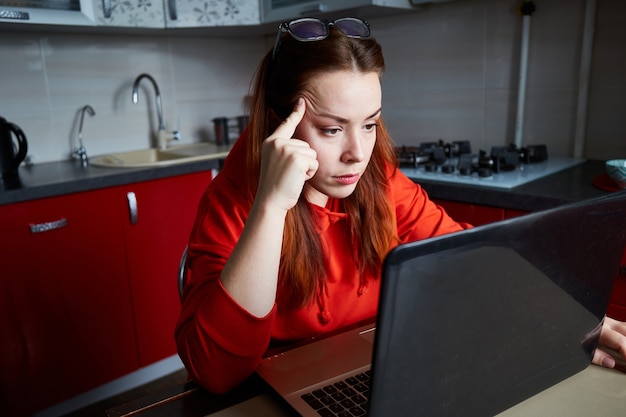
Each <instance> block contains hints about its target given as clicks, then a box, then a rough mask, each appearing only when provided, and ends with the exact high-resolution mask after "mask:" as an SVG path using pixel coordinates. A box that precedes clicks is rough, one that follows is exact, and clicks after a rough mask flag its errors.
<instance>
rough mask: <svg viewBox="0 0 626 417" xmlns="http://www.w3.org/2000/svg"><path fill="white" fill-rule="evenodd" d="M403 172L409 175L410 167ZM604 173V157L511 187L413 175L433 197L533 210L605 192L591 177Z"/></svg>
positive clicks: (588, 197)
mask: <svg viewBox="0 0 626 417" xmlns="http://www.w3.org/2000/svg"><path fill="white" fill-rule="evenodd" d="M403 171H404V169H403ZM405 172H406V173H407V174H408V175H409V178H412V177H411V175H410V171H405ZM604 173H605V169H604V161H584V162H582V163H580V164H577V165H575V166H573V167H570V168H567V169H563V170H561V171H558V172H555V173H553V174H550V175H547V176H544V177H542V178H539V179H536V180H534V181H531V182H527V183H525V184H522V185H520V186H517V187H514V188H511V189H500V188H493V187H481V186H479V185H469V184H456V183H450V182H442V181H436V180H430V179H424V178H412V179H413V180H414V181H416V182H417V183H419V184H420V185H421V186H422V187H423V188H424V189H425V190H426V192H427V193H428V195H429V196H430V197H431V198H434V199H440V200H451V201H458V202H462V203H470V204H481V205H486V206H493V207H502V208H508V209H514V210H523V211H536V210H544V209H548V208H553V207H556V206H559V205H562V204H566V203H572V202H575V201H582V200H587V199H590V198H595V197H600V196H603V195H607V194H608V193H609V191H605V190H602V189H600V188H597V187H596V186H594V185H593V180H594V179H595V178H597V177H599V176H601V175H604Z"/></svg>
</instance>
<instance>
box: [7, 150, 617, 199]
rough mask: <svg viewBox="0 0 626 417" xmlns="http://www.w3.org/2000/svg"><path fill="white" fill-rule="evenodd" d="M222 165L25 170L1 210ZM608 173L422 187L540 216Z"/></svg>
mask: <svg viewBox="0 0 626 417" xmlns="http://www.w3.org/2000/svg"><path fill="white" fill-rule="evenodd" d="M219 163H220V161H219V160H208V161H200V162H191V163H187V164H180V165H171V166H166V167H158V168H99V167H95V166H89V167H87V168H82V167H81V166H80V164H79V163H78V162H77V161H61V162H51V163H42V164H37V165H33V166H30V167H26V166H21V167H20V169H19V179H18V180H17V181H7V180H4V181H2V182H0V205H2V204H10V203H17V202H21V201H28V200H35V199H40V198H46V197H53V196H58V195H63V194H70V193H76V192H81V191H88V190H94V189H98V188H105V187H114V186H118V185H124V184H130V183H134V182H141V181H148V180H154V179H160V178H165V177H170V176H176V175H183V174H190V173H193V172H199V171H203V170H209V169H215V168H218V166H219ZM604 172H605V171H604V161H586V162H584V163H582V164H580V165H577V166H575V167H573V168H568V169H565V170H563V171H560V172H557V173H555V174H552V175H549V176H546V177H543V178H541V179H538V180H535V181H532V182H529V183H526V184H524V185H521V186H518V187H515V188H512V189H510V190H506V189H504V190H503V189H493V188H485V187H479V186H471V185H464V184H454V183H449V182H447V183H444V182H436V181H426V180H420V181H419V183H420V184H421V185H422V187H423V188H424V189H425V190H426V191H427V192H428V194H429V196H430V197H431V198H435V199H444V200H452V201H458V202H464V203H472V204H481V205H487V206H494V207H503V208H509V209H516V210H525V211H535V210H541V209H547V208H551V207H555V206H558V205H561V204H564V203H569V202H574V201H580V200H585V199H589V198H594V197H599V196H602V195H606V194H608V193H609V192H608V191H604V190H601V189H599V188H597V187H595V186H594V185H593V184H592V181H593V179H594V178H596V177H598V176H599V175H602V174H604Z"/></svg>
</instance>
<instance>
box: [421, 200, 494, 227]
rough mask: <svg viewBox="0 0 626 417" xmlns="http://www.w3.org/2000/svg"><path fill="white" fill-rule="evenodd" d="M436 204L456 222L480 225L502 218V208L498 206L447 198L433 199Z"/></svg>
mask: <svg viewBox="0 0 626 417" xmlns="http://www.w3.org/2000/svg"><path fill="white" fill-rule="evenodd" d="M433 201H434V202H435V203H436V204H438V205H440V206H441V207H443V208H444V210H445V211H446V212H447V213H448V214H449V215H450V217H452V218H453V219H454V220H456V221H458V222H465V223H469V224H471V225H473V226H480V225H483V224H487V223H493V222H496V221H498V220H503V219H504V209H503V208H499V207H491V206H483V205H479V204H469V203H459V202H457V201H449V200H433Z"/></svg>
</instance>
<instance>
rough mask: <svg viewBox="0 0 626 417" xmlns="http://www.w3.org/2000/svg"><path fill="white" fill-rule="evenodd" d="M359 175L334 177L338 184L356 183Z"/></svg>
mask: <svg viewBox="0 0 626 417" xmlns="http://www.w3.org/2000/svg"><path fill="white" fill-rule="evenodd" d="M359 177H360V175H359V174H351V175H341V176H338V177H335V179H336V180H337V182H338V183H340V184H343V185H350V184H354V183H356V182H357V181H358V180H359Z"/></svg>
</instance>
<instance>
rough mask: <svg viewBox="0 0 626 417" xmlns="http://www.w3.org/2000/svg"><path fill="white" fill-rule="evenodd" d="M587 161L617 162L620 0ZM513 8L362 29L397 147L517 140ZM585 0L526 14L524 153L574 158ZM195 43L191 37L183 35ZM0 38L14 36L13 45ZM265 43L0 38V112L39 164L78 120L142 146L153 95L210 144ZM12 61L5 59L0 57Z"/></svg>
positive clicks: (559, 1)
mask: <svg viewBox="0 0 626 417" xmlns="http://www.w3.org/2000/svg"><path fill="white" fill-rule="evenodd" d="M597 3H598V7H597V16H596V25H597V26H596V30H595V33H594V50H593V62H592V74H591V83H590V94H589V102H588V104H589V108H588V112H587V114H588V119H587V126H586V132H587V137H586V143H585V148H584V149H585V156H587V157H590V158H596V159H603V158H607V159H608V158H609V157H614V156H615V155H618V154H620V155H621V156H622V157H624V156H626V122H625V120H626V117H625V114H624V113H626V76H624V74H626V48H624V45H626V2H619V1H609V0H606V1H598V2H597ZM518 5H519V1H518V0H457V1H453V2H449V3H443V4H435V5H433V6H432V7H429V8H426V9H425V11H421V12H412V13H406V14H400V15H396V16H392V17H385V18H379V19H370V23H371V25H372V30H373V34H374V36H375V37H376V38H377V39H378V40H379V41H380V42H381V44H382V45H383V50H384V53H385V59H386V62H387V72H386V74H385V76H384V78H383V105H384V117H385V120H386V121H387V124H388V126H389V128H390V130H391V133H392V135H393V137H394V139H395V140H396V142H397V143H404V144H416V143H419V141H423V140H436V139H439V138H441V139H442V140H445V141H452V140H464V139H467V140H470V141H471V143H472V147H473V148H474V150H475V151H477V150H478V149H489V148H490V147H491V146H501V145H505V144H508V143H511V142H512V141H513V140H514V137H513V135H514V125H515V117H516V111H517V97H518V79H519V59H520V56H519V55H520V42H521V28H522V18H521V16H520V15H519V13H518V11H517V7H518ZM584 10H585V0H551V1H549V2H548V1H545V2H537V10H536V12H535V13H534V14H533V15H532V18H531V32H530V34H531V36H530V39H531V40H530V48H529V68H528V89H527V96H526V111H525V121H524V130H523V131H524V135H525V137H524V138H523V143H546V144H547V145H548V146H549V151H550V153H551V154H564V155H568V154H571V153H572V152H573V149H572V148H573V140H574V139H573V138H574V134H575V128H574V126H575V122H576V108H577V98H578V88H579V85H578V81H579V80H578V78H579V65H580V62H579V60H580V49H581V38H582V33H583V29H582V28H583V22H584ZM189 33H191V32H189ZM9 35H10V36H9ZM272 42H273V35H270V36H267V37H254V38H252V37H251V38H235V37H232V38H220V37H210V36H206V34H200V33H199V34H197V35H192V34H189V35H186V36H169V35H168V34H167V33H164V34H161V35H158V36H149V35H145V34H141V35H139V34H126V35H123V34H113V33H107V34H78V33H66V34H64V33H60V32H54V33H45V32H33V31H24V32H20V31H14V30H13V31H11V32H6V33H5V32H3V29H2V27H0V53H1V54H2V55H1V56H3V60H2V65H0V92H1V93H2V96H1V98H0V115H2V116H4V117H5V118H7V119H9V120H11V121H13V122H15V123H17V124H18V125H20V126H21V127H22V128H23V129H24V131H25V132H26V134H27V136H28V140H29V145H30V152H29V153H30V154H31V155H34V157H35V161H40V162H43V161H52V160H60V159H67V158H68V157H69V154H70V152H71V149H72V148H73V146H75V141H76V135H77V127H78V111H79V109H80V108H81V107H82V106H84V105H85V104H90V105H92V106H93V107H94V109H95V111H96V116H94V117H88V116H86V118H85V123H84V129H83V136H84V140H85V146H86V147H87V150H88V152H89V154H90V155H97V154H101V153H106V152H111V151H115V150H128V149H137V148H142V147H146V146H149V145H150V140H151V133H152V132H153V131H154V130H155V129H156V124H157V121H156V110H155V103H154V93H153V92H152V87H151V86H150V85H149V83H148V82H147V81H143V82H142V84H141V91H140V95H139V103H138V104H137V105H133V104H132V103H131V86H132V82H133V80H134V78H135V77H136V76H137V75H139V74H140V73H142V72H148V73H150V74H151V75H152V76H154V78H155V79H156V80H157V82H158V84H159V87H160V89H161V94H162V99H163V106H164V119H165V123H166V126H167V128H168V129H179V130H181V133H182V137H183V139H182V140H183V142H195V141H199V140H207V139H208V140H212V139H213V124H212V121H211V120H212V119H213V118H214V117H222V116H225V117H234V116H237V115H240V114H242V113H243V112H244V111H245V109H244V106H243V98H244V96H245V95H246V94H247V93H248V90H249V86H250V81H251V78H252V76H253V74H254V71H255V69H256V66H257V64H258V62H259V60H260V58H261V57H262V55H263V53H264V52H265V51H266V49H267V48H268V47H271V45H272ZM5 57H10V58H9V59H4V58H5Z"/></svg>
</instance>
